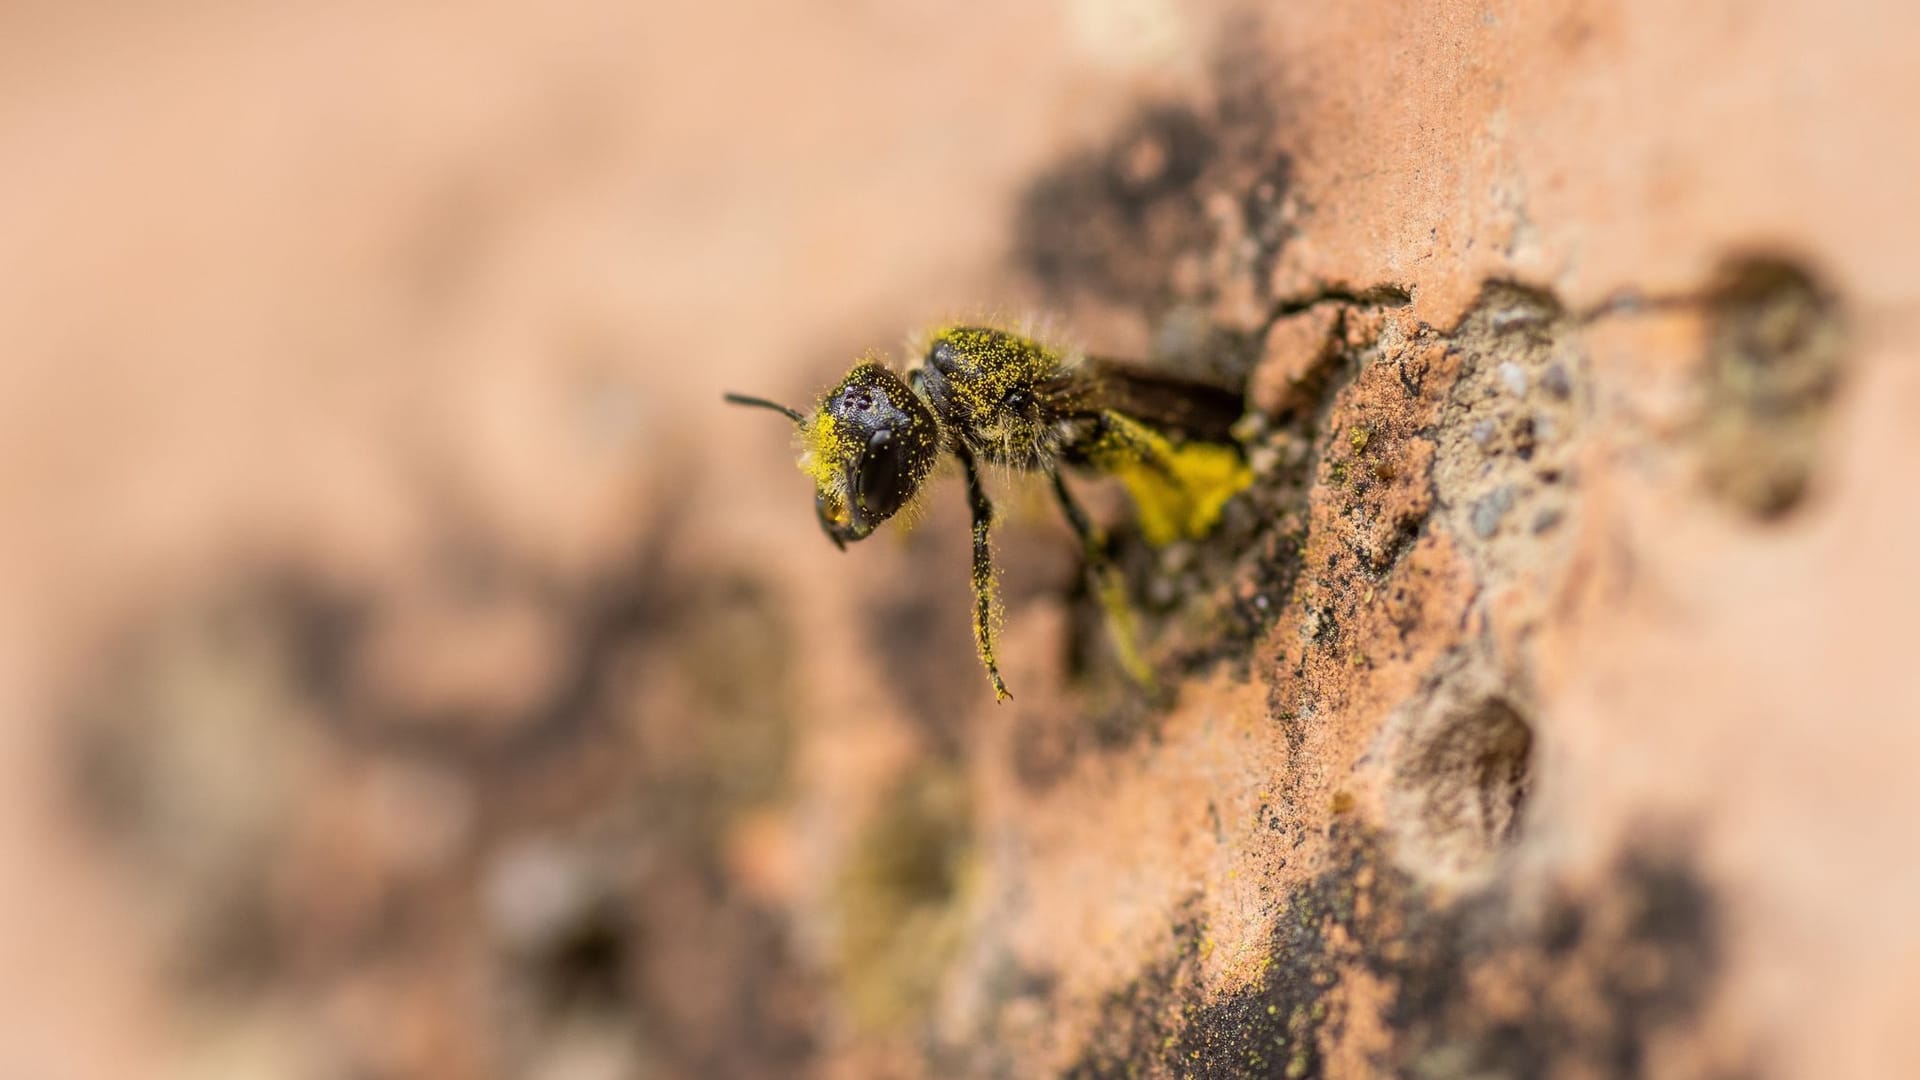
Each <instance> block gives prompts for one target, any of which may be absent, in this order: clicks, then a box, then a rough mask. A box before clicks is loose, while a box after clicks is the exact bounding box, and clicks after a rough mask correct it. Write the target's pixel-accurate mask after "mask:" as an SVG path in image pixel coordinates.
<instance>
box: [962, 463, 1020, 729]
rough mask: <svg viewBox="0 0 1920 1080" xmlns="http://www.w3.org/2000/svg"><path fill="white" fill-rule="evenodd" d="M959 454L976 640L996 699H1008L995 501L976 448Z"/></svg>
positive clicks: (974, 637) (981, 660)
mask: <svg viewBox="0 0 1920 1080" xmlns="http://www.w3.org/2000/svg"><path fill="white" fill-rule="evenodd" d="M956 455H957V456H958V457H959V458H960V465H961V467H962V468H964V469H965V470H966V473H967V507H968V509H969V510H970V511H971V512H972V514H973V642H974V645H976V646H977V647H978V648H979V650H980V662H981V663H982V664H985V665H986V667H987V678H988V679H989V680H991V681H992V683H993V699H994V700H995V701H1005V700H1007V699H1008V698H1011V697H1012V696H1013V695H1012V694H1011V693H1009V692H1008V691H1007V684H1006V683H1005V682H1004V681H1002V680H1001V678H1000V665H999V664H998V663H996V662H995V660H994V655H993V631H994V623H995V622H996V621H997V619H998V617H999V607H1000V603H999V597H998V595H997V593H996V592H995V588H994V581H993V549H992V547H991V546H989V543H988V535H987V534H988V533H989V532H990V531H991V530H992V528H993V503H992V502H990V501H988V499H987V489H986V487H985V486H984V485H982V484H981V483H980V468H979V466H978V465H976V464H975V463H974V460H973V452H972V451H971V450H968V449H966V448H965V447H964V446H962V447H960V448H959V449H958V450H957V451H956Z"/></svg>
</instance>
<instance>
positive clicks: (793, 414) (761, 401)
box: [727, 394, 807, 424]
mask: <svg viewBox="0 0 1920 1080" xmlns="http://www.w3.org/2000/svg"><path fill="white" fill-rule="evenodd" d="M727 400H728V401H729V402H732V403H733V404H735V405H751V406H753V407H754V408H756V409H772V410H773V411H774V412H777V413H785V414H786V415H787V418H788V419H790V420H792V421H793V422H794V423H796V424H800V423H804V422H806V419H807V416H806V414H805V413H803V412H801V411H800V410H799V409H795V408H790V407H788V406H786V405H782V404H780V403H779V402H777V401H768V400H767V399H766V398H757V397H748V396H747V395H745V394H728V395H727Z"/></svg>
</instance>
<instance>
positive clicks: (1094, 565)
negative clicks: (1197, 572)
mask: <svg viewBox="0 0 1920 1080" xmlns="http://www.w3.org/2000/svg"><path fill="white" fill-rule="evenodd" d="M1047 477H1048V479H1050V480H1052V481H1053V493H1054V495H1055V496H1056V497H1058V498H1059V500H1060V510H1061V512H1063V513H1065V514H1066V516H1067V524H1069V525H1072V526H1073V532H1074V535H1076V536H1078V537H1079V538H1080V552H1081V555H1082V558H1083V560H1084V561H1085V564H1086V572H1087V580H1088V582H1089V583H1091V584H1092V585H1093V594H1094V596H1096V597H1098V598H1099V600H1100V607H1101V609H1102V610H1103V611H1105V612H1106V616H1107V633H1108V635H1109V636H1110V637H1111V638H1112V639H1113V651H1114V653H1115V655H1116V656H1118V657H1119V660H1120V666H1121V668H1123V669H1124V670H1125V671H1126V673H1127V675H1128V676H1129V677H1131V678H1132V679H1133V681H1134V682H1135V683H1137V684H1139V686H1140V688H1141V689H1142V690H1145V691H1146V692H1147V694H1148V696H1149V697H1153V696H1157V695H1158V685H1157V684H1156V682H1155V681H1154V677H1153V665H1151V664H1149V663H1147V659H1146V657H1145V656H1144V655H1142V654H1141V652H1140V642H1139V635H1138V633H1137V631H1136V628H1135V627H1134V624H1133V608H1132V606H1131V605H1129V604H1128V603H1127V589H1126V583H1125V582H1123V581H1121V580H1120V571H1119V569H1118V568H1117V567H1115V566H1114V565H1113V563H1112V562H1111V561H1110V560H1109V559H1108V558H1107V545H1106V540H1105V538H1104V537H1102V536H1101V535H1100V530H1099V529H1098V528H1097V527H1096V526H1095V525H1094V524H1093V519H1091V518H1089V517H1088V516H1087V512H1086V511H1085V510H1083V509H1081V508H1080V504H1079V503H1077V502H1075V501H1074V498H1073V493H1072V492H1070V491H1068V490H1067V482H1066V481H1065V480H1064V479H1062V478H1061V476H1060V471H1059V470H1058V469H1053V470H1050V471H1049V472H1048V473H1047Z"/></svg>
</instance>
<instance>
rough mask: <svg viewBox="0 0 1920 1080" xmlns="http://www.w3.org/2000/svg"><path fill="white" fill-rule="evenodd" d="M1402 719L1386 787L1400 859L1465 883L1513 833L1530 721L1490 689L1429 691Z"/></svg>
mask: <svg viewBox="0 0 1920 1080" xmlns="http://www.w3.org/2000/svg"><path fill="white" fill-rule="evenodd" d="M1409 720H1410V723H1408V725H1407V727H1406V729H1405V730H1404V734H1403V736H1402V738H1401V740H1400V745H1399V752H1398V753H1397V754H1395V755H1394V764H1393V770H1392V775H1391V778H1390V780H1389V783H1388V791H1387V795H1388V798H1387V811H1388V815H1389V818H1390V820H1391V821H1392V823H1393V826H1394V830H1395V832H1396V833H1397V834H1398V835H1399V838H1400V841H1401V842H1400V845H1399V846H1400V850H1401V855H1402V858H1403V860H1404V861H1405V862H1406V863H1407V864H1408V868H1409V869H1410V870H1413V871H1414V872H1415V873H1417V874H1419V875H1420V876H1422V877H1424V878H1426V879H1428V880H1432V881H1442V882H1452V883H1458V884H1470V883H1472V882H1474V881H1477V880H1479V879H1482V878H1484V877H1485V876H1486V875H1487V874H1488V872H1489V871H1490V870H1491V869H1492V867H1493V865H1494V863H1495V862H1496V861H1497V860H1498V858H1499V856H1500V854H1501V853H1502V852H1503V851H1505V850H1506V849H1507V847H1509V846H1510V845H1511V844H1512V843H1513V842H1514V841H1515V840H1516V839H1517V838H1518V836H1519V835H1520V830H1521V825H1522V818H1523V816H1524V813H1525V810H1526V804H1527V794H1528V790H1529V788H1530V787H1531V784H1532V776H1533V727H1532V725H1531V724H1529V723H1528V722H1527V720H1526V718H1525V717H1523V716H1522V715H1521V713H1520V711H1519V709H1517V708H1516V707H1515V706H1514V705H1513V704H1512V703H1511V702H1509V701H1508V700H1506V699H1505V698H1502V697H1499V696H1493V695H1475V696H1470V697H1466V698H1452V699H1451V700H1448V699H1446V698H1444V697H1443V696H1441V695H1436V699H1435V700H1432V701H1430V702H1429V704H1428V708H1426V709H1424V710H1421V711H1420V714H1419V715H1416V716H1413V717H1410V718H1409Z"/></svg>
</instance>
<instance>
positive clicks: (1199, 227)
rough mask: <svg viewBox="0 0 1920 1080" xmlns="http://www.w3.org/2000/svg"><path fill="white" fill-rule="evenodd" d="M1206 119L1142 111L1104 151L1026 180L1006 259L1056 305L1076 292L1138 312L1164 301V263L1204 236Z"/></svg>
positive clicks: (1213, 152)
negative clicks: (1011, 259)
mask: <svg viewBox="0 0 1920 1080" xmlns="http://www.w3.org/2000/svg"><path fill="white" fill-rule="evenodd" d="M1218 153H1219V140H1218V137H1217V134H1216V129H1215V126H1214V123H1213V122H1212V120H1211V119H1210V118H1206V117H1202V116H1201V115H1200V114H1199V113H1197V112H1196V111H1194V110H1193V109H1192V108H1190V107H1188V106H1184V105H1177V104H1154V105H1148V106H1146V107H1145V108H1143V109H1142V110H1141V111H1140V113H1139V114H1138V115H1136V116H1135V117H1134V119H1133V120H1132V121H1131V122H1129V123H1128V124H1127V125H1126V126H1125V127H1123V128H1122V129H1121V131H1120V132H1119V134H1117V135H1116V136H1115V137H1114V138H1113V139H1112V140H1111V141H1110V142H1109V143H1108V144H1107V145H1106V146H1104V147H1100V148H1098V149H1094V150H1088V151H1083V152H1081V153H1078V154H1075V155H1073V156H1071V157H1069V158H1068V159H1066V160H1065V161H1063V162H1062V163H1060V164H1059V165H1057V166H1055V167H1054V168H1053V169H1051V170H1049V171H1048V172H1047V173H1045V174H1044V175H1042V176H1041V177H1039V178H1038V179H1037V180H1035V181H1034V183H1033V184H1032V186H1031V187H1029V188H1028V190H1027V192H1026V194H1025V195H1024V196H1023V197H1022V200H1021V203H1020V208H1019V210H1018V212H1017V216H1016V218H1015V221H1014V226H1013V228H1014V258H1015V260H1016V261H1017V262H1018V263H1019V264H1020V265H1022V266H1023V267H1024V268H1025V269H1026V270H1027V272H1029V273H1031V274H1032V275H1033V276H1034V278H1035V279H1036V280H1037V281H1038V282H1039V283H1040V285H1041V287H1042V289H1043V290H1045V292H1046V293H1047V294H1048V295H1049V297H1051V298H1052V299H1054V300H1055V301H1056V302H1057V301H1059V300H1062V299H1064V298H1065V297H1066V296H1068V295H1069V294H1071V293H1074V292H1079V291H1086V292H1091V293H1094V294H1096V295H1099V296H1101V297H1103V298H1106V299H1110V300H1114V301H1117V302H1120V303H1124V304H1128V305H1131V306H1134V307H1138V308H1141V309H1143V310H1147V311H1156V312H1157V311H1159V310H1161V309H1163V308H1164V307H1165V306H1166V305H1167V304H1168V303H1169V302H1170V301H1171V300H1172V299H1173V298H1174V295H1175V293H1174V289H1173V286H1172V283H1171V281H1170V277H1169V274H1170V270H1171V265H1172V262H1173V260H1174V259H1175V258H1176V257H1178V256H1179V255H1181V254H1183V253H1188V252H1192V251H1197V250H1200V249H1203V248H1204V247H1205V246H1206V245H1207V243H1208V242H1209V240H1210V238H1211V235H1212V228H1211V226H1210V225H1209V224H1208V222H1207V221H1206V217H1205V207H1204V206H1203V204H1202V191H1201V189H1200V187H1199V182H1200V179H1201V178H1202V177H1203V176H1205V175H1206V174H1207V172H1208V170H1209V168H1210V167H1211V166H1212V165H1213V164H1214V161H1215V159H1216V156H1217V155H1218Z"/></svg>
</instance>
